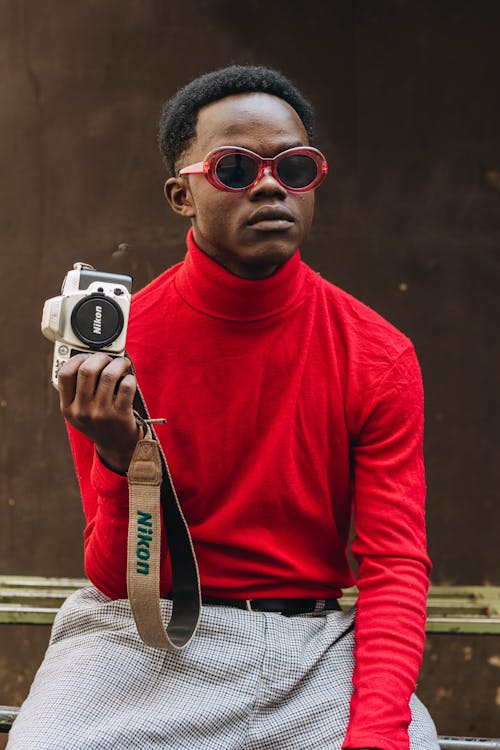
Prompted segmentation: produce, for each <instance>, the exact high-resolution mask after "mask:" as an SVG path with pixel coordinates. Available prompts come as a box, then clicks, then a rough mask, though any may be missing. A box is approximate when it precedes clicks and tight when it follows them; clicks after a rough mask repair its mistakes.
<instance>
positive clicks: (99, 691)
mask: <svg viewBox="0 0 500 750" xmlns="http://www.w3.org/2000/svg"><path fill="white" fill-rule="evenodd" d="M162 607H163V608H164V611H165V615H166V616H167V617H168V616H169V615H170V611H171V602H169V601H162ZM353 618H354V614H353V612H349V613H342V612H337V611H335V612H328V613H322V614H320V615H316V616H298V617H283V616H281V615H279V614H269V613H261V612H246V611H244V610H239V609H233V608H230V607H219V606H205V607H203V611H202V620H201V624H200V627H199V630H198V632H197V634H196V635H195V637H194V639H193V640H192V641H191V643H190V644H189V645H188V646H187V647H186V649H185V650H184V651H182V652H179V653H177V652H170V651H163V650H159V649H155V648H150V647H148V646H145V645H144V644H143V643H142V641H141V640H140V638H139V637H138V635H137V633H136V629H135V625H134V622H133V619H132V616H131V613H130V607H129V604H128V601H127V600H118V601H111V600H109V599H107V598H106V597H105V596H104V595H103V594H101V593H100V592H99V591H97V589H95V588H94V587H89V588H86V589H82V590H81V591H78V592H76V593H75V594H73V595H72V596H70V597H69V599H68V600H67V601H66V602H65V604H64V605H63V607H62V608H61V610H60V612H59V614H58V616H57V618H56V622H55V624H54V628H53V632H52V638H51V643H50V645H49V648H48V650H47V653H46V656H45V659H44V661H43V663H42V665H41V667H40V669H39V671H38V673H37V675H36V678H35V680H34V682H33V686H32V688H31V692H30V694H29V696H28V698H27V699H26V701H25V703H24V705H23V707H22V709H21V712H20V715H19V717H18V719H17V720H16V722H15V723H14V726H13V728H12V730H11V734H10V739H9V743H8V750H132V749H133V750H160V748H161V750H305V748H321V750H338V749H339V748H340V746H341V744H342V740H343V738H344V734H345V731H346V727H347V721H348V711H349V700H350V696H351V692H352V685H351V675H352V669H353V645H354V643H353ZM411 709H412V715H413V720H412V724H411V726H410V736H411V750H439V747H438V743H437V737H436V731H435V728H434V725H433V723H432V720H431V718H430V717H429V714H428V713H427V710H426V709H425V708H424V706H423V705H422V703H420V701H419V700H418V699H417V698H416V697H415V696H413V698H412V700H411Z"/></svg>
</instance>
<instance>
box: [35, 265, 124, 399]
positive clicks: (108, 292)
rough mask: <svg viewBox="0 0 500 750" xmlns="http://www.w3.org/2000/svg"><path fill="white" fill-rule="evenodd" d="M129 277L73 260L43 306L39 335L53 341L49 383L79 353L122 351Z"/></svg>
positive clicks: (55, 380) (54, 383) (120, 353)
mask: <svg viewBox="0 0 500 750" xmlns="http://www.w3.org/2000/svg"><path fill="white" fill-rule="evenodd" d="M131 292H132V277H131V276H126V275H122V274H115V273H106V272H104V271H96V270H95V268H93V267H92V266H90V265H88V264H87V263H75V265H74V266H73V270H72V271H69V272H68V273H67V275H66V277H65V279H64V281H63V285H62V289H61V294H60V296H59V297H52V298H51V299H48V300H47V301H46V302H45V304H44V307H43V314H42V324H41V329H42V333H43V335H44V336H45V337H46V338H48V339H49V340H50V341H54V342H55V347H54V359H53V363H52V384H53V385H54V386H55V387H56V388H57V377H58V374H59V369H60V368H61V366H62V365H63V364H64V363H65V362H67V361H68V359H69V358H70V357H72V356H74V355H75V354H78V353H79V352H93V351H102V352H105V353H106V354H109V355H110V356H115V357H119V356H121V355H123V353H124V351H125V339H126V336H127V323H128V316H129V312H130V297H131Z"/></svg>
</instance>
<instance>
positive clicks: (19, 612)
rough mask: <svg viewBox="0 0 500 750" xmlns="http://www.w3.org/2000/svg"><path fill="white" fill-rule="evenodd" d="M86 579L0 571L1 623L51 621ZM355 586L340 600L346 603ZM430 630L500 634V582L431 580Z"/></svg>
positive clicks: (496, 746)
mask: <svg viewBox="0 0 500 750" xmlns="http://www.w3.org/2000/svg"><path fill="white" fill-rule="evenodd" d="M87 585H88V581H87V580H86V579H83V578H82V579H73V578H39V577H23V576H0V624H4V625H5V624H7V625H16V624H21V623H22V624H25V625H50V624H52V622H53V621H54V617H55V616H56V614H57V612H58V610H59V607H60V606H61V604H62V603H63V601H64V600H65V599H66V597H68V596H69V595H70V594H72V593H73V592H74V591H76V590H77V589H79V588H82V587H83V586H87ZM356 597H357V591H356V590H355V589H348V590H347V591H345V593H344V597H343V598H342V600H341V603H342V607H343V608H344V609H348V608H350V607H352V606H353V605H354V604H355V602H356ZM426 630H427V632H429V633H450V634H451V633H453V634H460V633H463V634H470V633H476V634H483V635H489V634H494V635H500V586H431V588H430V592H429V600H428V606H427V624H426ZM18 712H19V709H18V708H15V707H12V706H0V732H8V731H9V730H10V728H11V726H12V723H13V722H14V720H15V718H16V716H17V714H18ZM439 744H440V746H441V750H500V738H499V739H491V738H473V737H440V738H439Z"/></svg>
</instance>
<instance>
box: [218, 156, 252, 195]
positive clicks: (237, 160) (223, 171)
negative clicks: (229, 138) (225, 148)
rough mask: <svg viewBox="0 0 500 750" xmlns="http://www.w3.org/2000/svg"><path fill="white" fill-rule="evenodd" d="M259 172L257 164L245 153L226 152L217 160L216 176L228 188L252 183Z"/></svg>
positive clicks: (236, 188) (243, 186)
mask: <svg viewBox="0 0 500 750" xmlns="http://www.w3.org/2000/svg"><path fill="white" fill-rule="evenodd" d="M258 172H259V165H258V164H257V162H256V161H255V159H252V157H251V156H247V155H246V154H238V153H235V154H226V156H223V157H222V158H221V159H219V161H218V162H217V166H216V168H215V173H216V175H217V178H218V179H219V180H220V182H222V184H223V185H226V187H228V188H232V189H233V190H238V189H241V188H246V187H248V186H249V185H251V184H252V182H253V181H254V180H255V178H256V177H257V174H258Z"/></svg>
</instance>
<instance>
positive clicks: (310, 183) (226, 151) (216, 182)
mask: <svg viewBox="0 0 500 750" xmlns="http://www.w3.org/2000/svg"><path fill="white" fill-rule="evenodd" d="M327 172H328V164H327V161H326V159H325V157H324V156H323V154H322V153H321V151H318V149H317V148H312V147H311V146H299V147H298V148H289V149H287V150H286V151H282V152H281V153H280V154H278V155H277V156H275V157H274V158H273V159H264V158H263V157H262V156H259V154H256V153H254V152H253V151H249V149H247V148H240V147H239V146H220V147H219V148H214V149H213V151H210V153H209V154H207V156H206V158H205V161H199V162H198V163H197V164H191V165H189V166H188V167H184V168H183V169H181V170H180V172H179V175H184V174H204V175H205V176H206V178H207V180H208V181H209V182H210V184H211V185H213V186H214V187H215V188H217V189H218V190H226V191H240V190H248V189H249V188H251V187H253V186H254V185H256V184H257V183H258V182H259V181H260V180H261V179H262V177H263V176H264V175H268V174H272V175H273V177H274V178H275V179H276V180H277V181H278V182H279V183H280V184H281V185H283V187H284V188H286V190H289V191H290V192H291V193H305V192H307V191H308V190H314V189H315V188H317V187H319V186H320V185H321V183H322V182H323V180H324V179H325V177H326V175H327Z"/></svg>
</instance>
